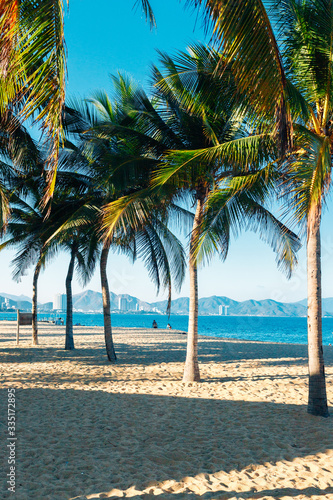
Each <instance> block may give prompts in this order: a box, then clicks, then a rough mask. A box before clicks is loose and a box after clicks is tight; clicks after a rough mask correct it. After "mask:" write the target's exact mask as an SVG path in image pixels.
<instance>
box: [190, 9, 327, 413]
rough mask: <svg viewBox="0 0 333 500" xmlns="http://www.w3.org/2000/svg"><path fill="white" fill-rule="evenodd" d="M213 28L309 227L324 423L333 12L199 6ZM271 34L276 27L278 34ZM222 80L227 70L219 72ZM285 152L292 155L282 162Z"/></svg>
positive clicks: (312, 404)
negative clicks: (324, 243) (271, 135)
mask: <svg viewBox="0 0 333 500" xmlns="http://www.w3.org/2000/svg"><path fill="white" fill-rule="evenodd" d="M194 3H195V4H196V5H201V6H202V7H203V9H204V12H205V13H206V20H207V21H210V22H211V24H212V26H213V27H214V34H215V35H214V36H215V40H216V41H217V42H218V43H220V45H221V46H223V56H224V58H225V60H226V61H227V62H229V63H230V64H231V70H232V73H233V75H234V78H235V82H236V87H237V92H238V97H239V98H240V99H241V98H242V96H244V95H245V94H246V98H247V101H248V102H249V103H250V104H251V107H252V109H253V110H254V111H255V114H256V115H257V117H258V118H259V119H260V118H262V117H265V120H268V121H270V122H271V123H274V122H275V132H278V133H276V134H275V136H277V137H278V138H279V144H280V155H279V156H278V158H279V159H280V167H281V178H282V176H283V179H284V180H285V184H284V186H283V188H284V191H285V192H287V191H289V194H290V195H291V202H290V203H289V210H290V209H291V206H293V207H294V208H295V213H296V217H297V219H298V221H299V222H300V223H304V225H305V227H306V239H307V263H308V264H307V267H308V271H307V272H308V346H309V349H308V354H309V399H308V412H309V413H311V414H313V415H319V416H327V415H328V409H327V396H326V384H325V370H324V360H323V349H322V308H321V259H320V221H321V213H322V208H323V206H324V203H325V198H326V195H327V192H328V188H329V185H330V179H331V162H332V155H331V153H332V151H331V142H332V141H331V137H332V109H333V101H332V92H331V88H332V76H333V72H332V63H331V59H332V56H331V55H332V50H333V44H332V40H333V36H332V35H333V28H332V26H333V23H332V19H333V11H332V5H331V1H330V0H304V1H294V0H286V1H285V0H284V1H281V0H275V1H271V2H267V5H268V6H270V7H272V9H270V10H266V9H265V6H264V3H263V2H262V1H260V0H245V1H244V0H236V1H223V2H222V1H216V2H206V1H203V0H198V1H196V2H194ZM273 27H274V28H276V29H275V31H274V30H273ZM221 73H223V70H222V68H221ZM286 152H287V155H285V154H286Z"/></svg>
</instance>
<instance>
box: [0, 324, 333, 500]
mask: <svg viewBox="0 0 333 500" xmlns="http://www.w3.org/2000/svg"><path fill="white" fill-rule="evenodd" d="M39 330H40V337H39V338H40V345H39V346H38V347H31V346H30V327H21V331H22V332H23V334H22V342H21V345H20V347H19V348H17V347H16V346H15V324H14V323H9V322H8V323H5V322H1V324H0V360H1V364H0V372H1V380H2V387H3V388H4V389H3V391H2V393H3V395H2V397H1V408H0V422H1V426H0V427H1V431H3V432H2V436H3V438H2V441H1V442H2V444H3V443H6V441H5V440H6V438H7V426H6V425H5V423H6V418H7V387H14V388H15V389H16V416H17V446H16V454H17V455H16V458H17V467H18V470H17V483H16V493H14V494H9V493H6V490H7V485H6V476H5V474H6V473H7V469H8V465H7V461H6V460H7V459H6V453H7V451H6V449H5V446H3V445H2V453H3V452H4V455H5V457H4V460H2V462H1V463H2V464H4V466H5V467H4V469H5V471H4V472H2V474H1V481H2V484H1V485H0V498H13V500H14V499H15V500H16V499H17V500H69V499H71V500H72V499H74V498H75V499H77V500H79V499H80V500H83V499H96V498H121V497H126V498H128V497H130V498H132V499H139V498H140V499H141V498H142V499H148V498H153V497H155V496H156V497H158V498H159V499H161V500H164V499H172V500H182V499H186V500H193V499H197V498H198V499H203V500H213V499H236V498H237V499H242V498H243V499H249V498H250V499H254V498H256V499H261V500H264V499H271V498H275V499H276V498H278V499H288V498H290V499H294V500H295V499H296V500H297V499H305V498H306V499H308V498H311V499H320V500H323V499H326V498H329V499H333V432H332V430H333V429H332V427H333V409H332V408H331V414H332V417H331V418H328V419H323V418H318V417H313V416H310V415H308V414H307V412H306V402H307V365H306V363H307V359H306V356H307V351H306V346H301V345H287V344H272V343H261V342H244V341H235V340H223V339H215V338H207V337H202V338H201V339H200V345H199V349H200V368H201V376H202V382H201V383H194V384H190V385H184V384H183V383H182V382H181V377H182V370H183V362H184V359H185V343H186V337H185V335H180V334H177V333H174V332H169V331H164V330H158V331H157V332H156V331H153V330H139V329H135V330H129V329H125V328H116V329H115V331H114V340H115V344H116V348H117V353H118V356H119V360H118V362H117V364H116V365H110V364H109V363H108V361H107V359H106V355H105V350H104V341H103V334H102V328H99V327H94V328H88V327H75V328H74V330H75V345H76V349H75V351H64V350H63V346H64V327H56V326H49V325H46V324H42V325H40V328H39ZM324 350H325V362H326V374H327V389H328V398H329V403H330V405H331V406H332V403H333V347H326V348H325V349H324Z"/></svg>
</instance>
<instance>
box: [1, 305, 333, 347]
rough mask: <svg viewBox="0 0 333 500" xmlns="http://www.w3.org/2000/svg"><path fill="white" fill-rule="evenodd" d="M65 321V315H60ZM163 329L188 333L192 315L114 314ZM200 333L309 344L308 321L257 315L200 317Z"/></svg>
mask: <svg viewBox="0 0 333 500" xmlns="http://www.w3.org/2000/svg"><path fill="white" fill-rule="evenodd" d="M58 316H59V315H58ZM60 316H61V317H62V318H63V319H65V315H64V314H62V315H60ZM51 317H52V318H53V319H54V318H55V317H56V315H55V314H52V315H48V314H46V313H42V314H39V315H38V318H39V319H40V320H41V319H49V318H51ZM154 319H155V320H156V321H157V324H158V327H159V328H166V326H167V324H168V323H170V324H171V326H172V328H174V329H176V330H182V331H185V332H186V331H187V326H188V316H178V315H171V316H170V318H168V316H162V315H159V314H155V315H153V314H118V313H117V314H116V313H115V314H112V315H111V322H112V325H113V326H115V327H116V326H120V327H127V328H151V326H152V322H153V320H154ZM0 320H13V321H15V320H16V313H9V312H8V313H1V314H0ZM73 323H74V324H78V323H79V324H81V325H86V326H103V315H102V314H101V313H96V314H95V313H74V314H73ZM198 323H199V334H200V335H206V336H212V337H225V338H233V339H242V340H261V341H267V342H283V343H289V344H306V343H307V327H306V318H281V317H277V318H272V317H255V316H199V320H198ZM323 344H324V345H328V344H333V318H323Z"/></svg>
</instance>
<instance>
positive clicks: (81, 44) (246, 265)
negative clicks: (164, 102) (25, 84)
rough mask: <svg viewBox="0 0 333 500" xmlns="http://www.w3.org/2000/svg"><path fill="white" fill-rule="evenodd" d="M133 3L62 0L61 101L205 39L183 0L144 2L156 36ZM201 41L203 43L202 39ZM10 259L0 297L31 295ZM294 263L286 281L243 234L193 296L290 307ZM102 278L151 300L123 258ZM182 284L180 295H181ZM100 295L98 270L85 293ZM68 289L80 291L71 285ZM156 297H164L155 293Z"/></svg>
mask: <svg viewBox="0 0 333 500" xmlns="http://www.w3.org/2000/svg"><path fill="white" fill-rule="evenodd" d="M134 3H135V2H134V0H125V1H123V2H117V1H112V0H95V2H94V3H92V2H91V1H88V0H70V5H69V12H68V14H67V15H66V19H65V22H66V42H67V48H68V85H67V95H68V97H70V96H73V95H75V96H77V95H79V96H89V95H91V93H92V92H93V91H94V90H97V89H105V90H107V91H110V92H111V83H110V79H109V74H112V73H115V72H117V71H118V70H121V71H126V72H128V73H129V74H131V75H133V76H134V77H135V78H136V79H137V80H138V81H139V82H140V83H141V84H142V85H147V82H148V79H149V68H150V64H151V63H152V62H154V63H157V62H158V56H157V54H156V50H155V49H157V48H158V49H160V50H164V51H167V52H168V53H170V54H173V53H175V52H176V51H177V50H185V49H186V46H187V45H188V44H189V43H191V42H193V41H197V40H200V41H205V39H204V32H203V30H202V29H201V23H200V19H199V20H197V18H196V15H195V14H193V13H191V11H189V10H184V3H185V2H184V1H182V2H179V1H178V0H167V1H161V0H152V2H151V3H152V5H153V7H154V11H155V15H156V20H157V30H154V31H150V29H149V26H148V25H147V24H146V22H145V19H144V17H143V16H142V15H141V12H140V10H133V9H132V7H133V4H134ZM206 41H207V40H206ZM331 212H332V204H331V203H330V204H329V205H328V210H326V212H325V215H324V219H323V227H322V242H323V245H322V252H323V296H324V297H329V296H333V280H332V276H333V258H332V257H333V237H332V236H333V232H332V224H331ZM12 258H13V253H11V252H7V251H4V252H2V255H1V259H2V260H1V262H2V266H1V268H2V284H1V286H0V293H1V291H3V292H7V293H12V294H15V295H20V294H24V295H28V296H30V297H31V287H32V272H30V273H29V274H28V275H27V276H25V277H24V278H23V279H22V281H21V283H19V284H17V283H14V282H13V281H12V279H11V268H10V261H11V259H12ZM299 259H300V263H299V266H298V268H297V270H296V272H295V273H294V276H293V277H292V279H291V280H289V281H288V280H287V279H286V278H285V277H284V275H283V274H282V273H281V272H280V271H278V270H277V269H276V264H275V255H274V253H273V252H272V250H271V249H270V248H269V247H268V246H267V245H265V244H264V243H263V242H261V241H260V240H259V237H258V236H257V235H254V234H252V233H246V234H244V235H242V236H240V237H239V238H238V239H237V240H232V242H231V245H230V251H229V256H228V257H227V260H226V261H225V262H224V263H223V262H221V261H220V260H219V259H218V257H216V258H215V259H214V260H213V261H212V262H211V263H210V265H209V266H206V267H205V268H204V269H203V270H202V271H201V272H200V273H199V295H200V296H201V297H205V296H210V295H226V296H229V297H230V298H232V299H235V300H246V299H251V298H252V299H264V298H271V299H275V300H281V301H287V302H288V301H290V302H291V301H297V300H300V299H303V298H304V297H306V260H305V250H304V248H303V249H302V250H301V252H300V253H299ZM68 263H69V256H68V255H65V254H61V255H60V256H59V257H58V258H56V259H55V260H54V261H52V263H50V264H49V265H48V267H47V268H46V269H45V271H44V272H43V273H42V274H41V276H40V279H39V294H38V300H39V301H40V302H46V301H51V300H53V297H54V295H55V294H56V293H64V292H65V277H66V272H67V266H68ZM108 275H109V280H110V289H111V290H112V291H113V292H115V293H129V294H131V295H135V296H136V297H138V298H140V299H143V300H147V301H154V300H158V299H156V293H155V289H154V286H153V285H152V284H151V283H150V282H149V278H148V275H147V271H146V270H145V268H144V267H143V265H142V264H141V263H140V262H137V263H135V264H134V265H132V263H131V262H130V261H129V260H128V259H127V258H125V257H122V256H119V255H113V254H110V257H109V265H108ZM188 287H189V285H188V279H187V280H186V281H185V283H184V285H183V288H182V290H181V293H180V294H178V293H174V296H175V297H177V296H188V294H189V291H188ZM86 288H90V289H92V290H96V291H99V290H100V282H99V272H98V270H97V272H96V273H95V275H94V277H93V279H92V281H91V282H90V284H89V285H88V286H87V287H86ZM73 291H74V293H78V292H80V291H82V289H81V287H80V285H79V284H78V283H77V282H75V281H74V282H73ZM159 298H161V299H162V298H164V297H163V294H160V295H159Z"/></svg>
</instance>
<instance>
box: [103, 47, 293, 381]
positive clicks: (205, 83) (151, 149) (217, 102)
mask: <svg viewBox="0 0 333 500" xmlns="http://www.w3.org/2000/svg"><path fill="white" fill-rule="evenodd" d="M161 59H162V64H163V67H164V74H161V73H160V71H159V70H158V69H157V68H154V78H153V81H154V89H155V92H154V95H153V98H152V100H149V99H148V97H147V96H146V95H145V93H144V92H143V91H141V90H134V88H133V85H127V86H126V85H125V83H126V82H125V80H121V82H122V85H121V87H120V92H122V93H125V94H126V99H127V107H126V106H124V107H123V109H125V110H127V116H126V121H124V123H126V128H125V127H123V129H122V130H119V131H117V129H116V128H115V127H114V128H113V133H114V134H115V135H116V134H117V133H118V134H119V137H126V138H128V137H130V136H132V137H133V138H134V141H135V143H136V147H135V151H136V152H137V156H136V157H134V156H133V158H132V164H137V165H140V172H139V174H138V175H139V177H137V179H139V180H138V181H137V185H135V184H134V186H132V192H131V193H130V194H128V195H125V196H123V197H122V198H120V199H118V200H116V201H113V202H111V203H109V204H108V205H106V207H105V209H104V212H105V216H104V228H105V230H106V231H107V232H108V234H112V231H113V230H114V228H115V227H116V226H117V224H119V223H121V222H124V221H125V220H128V219H132V218H133V216H134V215H133V214H136V215H137V216H138V217H139V215H140V213H142V212H144V211H146V212H147V213H148V212H149V211H150V210H151V208H152V206H154V202H156V197H157V193H158V195H159V197H161V194H162V195H163V196H164V198H165V200H166V204H165V205H166V207H165V210H168V209H169V208H170V207H172V206H173V205H174V204H172V201H173V200H175V198H176V199H177V198H178V199H179V198H181V197H182V196H186V197H187V198H188V197H190V199H191V200H192V203H193V205H194V206H195V214H194V220H193V227H192V229H191V231H190V242H189V268H190V288H191V291H190V312H189V333H188V348H187V356H186V363H185V370H184V378H183V380H184V381H193V380H199V379H200V375H199V366H198V358H197V336H198V327H197V318H198V286H197V257H198V251H197V249H198V248H199V242H200V248H202V249H203V250H204V252H207V244H203V242H204V241H206V242H207V241H208V239H210V243H211V244H213V247H214V249H215V250H217V249H219V251H220V253H221V256H222V257H225V256H226V254H227V249H228V242H229V233H230V226H232V225H234V226H235V225H236V223H237V224H238V225H239V226H241V225H242V224H243V221H242V220H241V221H240V222H239V221H237V218H236V220H235V217H234V215H235V211H234V210H231V209H230V213H229V214H228V213H226V210H227V209H226V207H224V210H223V211H220V213H219V216H216V218H215V224H214V225H213V226H212V227H211V229H210V231H209V233H208V232H207V228H206V229H205V238H204V239H202V238H201V236H202V235H203V234H204V233H203V225H204V219H205V217H206V212H207V209H206V204H207V202H208V199H209V197H210V195H211V194H213V193H216V192H223V193H224V194H225V193H226V192H227V190H226V187H227V184H225V182H226V179H227V180H228V182H230V178H232V177H235V176H239V177H240V179H241V178H242V177H244V176H245V177H247V176H249V178H251V182H252V185H253V190H255V189H256V190H257V191H258V193H257V194H256V195H255V194H254V193H253V196H252V199H251V197H250V196H248V197H247V204H245V196H244V194H243V192H242V190H236V191H235V193H234V197H233V200H234V202H235V200H236V193H237V195H238V197H240V196H241V195H242V197H243V210H242V217H245V216H248V217H252V219H253V223H252V228H254V229H256V230H257V229H258V225H259V224H261V227H262V228H263V230H264V229H269V232H270V237H266V239H267V240H268V242H269V243H270V244H271V246H272V247H273V248H274V249H275V250H276V251H277V252H278V253H279V262H282V261H284V262H285V261H288V265H289V268H292V267H293V266H294V265H295V262H296V258H295V251H296V250H297V249H298V248H299V242H298V239H297V237H296V236H295V235H294V234H293V233H292V232H291V231H289V230H288V229H287V228H286V227H285V226H283V224H281V223H280V222H279V221H277V220H276V218H275V217H274V216H273V215H272V214H271V213H270V212H268V211H267V210H266V209H264V207H263V206H262V203H263V201H265V199H267V194H268V193H270V192H271V191H272V189H273V188H272V186H273V179H274V177H275V176H276V174H275V173H274V172H275V171H274V170H273V169H272V167H271V166H270V165H269V166H267V167H266V168H265V169H264V170H263V171H262V168H263V166H264V165H265V163H267V162H268V161H269V160H270V158H271V156H272V154H273V153H274V152H275V144H274V141H272V138H271V136H270V135H269V134H267V133H266V134H264V133H256V134H254V133H253V131H252V134H251V135H249V133H248V130H247V127H246V126H245V120H244V118H245V117H244V114H243V112H242V109H241V108H240V107H237V106H235V105H234V101H233V95H234V92H235V85H234V78H233V75H232V74H231V72H230V70H229V69H230V68H228V67H226V68H225V73H224V79H221V78H219V77H217V76H216V68H217V67H219V64H221V60H220V59H221V58H220V54H219V53H217V52H215V51H214V50H212V49H209V48H206V47H203V46H200V45H198V46H193V47H191V49H190V55H189V54H180V55H179V56H178V57H177V58H176V59H175V60H173V59H171V58H170V57H168V56H167V55H165V54H161ZM101 132H102V131H101ZM140 148H141V149H140ZM139 155H140V156H139ZM131 168H133V165H132V166H130V162H129V161H127V162H123V164H122V165H121V166H119V168H118V172H119V171H124V170H125V171H127V172H129V171H130V169H131ZM144 169H146V172H148V173H149V175H150V177H151V179H152V189H151V190H147V189H146V190H142V185H141V182H140V179H142V171H143V170H144ZM123 175H125V174H124V173H123ZM146 175H147V174H146ZM134 179H136V178H135V176H134ZM267 179H268V180H269V181H267ZM262 184H263V185H262ZM249 186H250V184H248V187H249ZM258 186H260V187H261V191H260V192H259V188H258ZM265 186H266V189H265ZM238 193H239V194H238ZM265 196H266V198H265ZM154 197H155V200H154ZM215 199H216V197H215ZM221 203H222V200H221ZM251 204H252V206H251ZM254 205H255V208H254ZM224 206H225V199H224ZM221 207H222V205H221ZM214 210H215V213H216V208H215V209H214ZM211 212H212V209H210V210H209V211H208V214H209V215H210V216H211ZM208 234H209V238H207V235H208ZM276 241H278V244H277V243H276ZM211 249H212V245H210V251H211Z"/></svg>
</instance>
